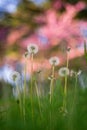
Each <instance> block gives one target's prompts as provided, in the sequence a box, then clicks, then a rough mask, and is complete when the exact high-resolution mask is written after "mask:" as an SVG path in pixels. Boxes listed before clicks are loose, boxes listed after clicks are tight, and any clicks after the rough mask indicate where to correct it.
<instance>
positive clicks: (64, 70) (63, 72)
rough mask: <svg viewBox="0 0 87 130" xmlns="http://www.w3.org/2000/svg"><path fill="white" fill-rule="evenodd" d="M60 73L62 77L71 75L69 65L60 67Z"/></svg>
mask: <svg viewBox="0 0 87 130" xmlns="http://www.w3.org/2000/svg"><path fill="white" fill-rule="evenodd" d="M58 73H59V75H60V76H61V77H65V76H67V75H69V69H68V68H67V67H62V68H60V69H59V71H58Z"/></svg>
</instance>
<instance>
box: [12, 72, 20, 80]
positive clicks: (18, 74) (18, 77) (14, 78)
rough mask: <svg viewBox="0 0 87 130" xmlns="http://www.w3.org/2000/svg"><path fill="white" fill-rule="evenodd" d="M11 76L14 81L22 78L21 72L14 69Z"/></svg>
mask: <svg viewBox="0 0 87 130" xmlns="http://www.w3.org/2000/svg"><path fill="white" fill-rule="evenodd" d="M10 78H11V80H12V81H13V82H17V81H18V80H19V79H20V73H18V72H17V71H13V72H12V73H11V75H10Z"/></svg>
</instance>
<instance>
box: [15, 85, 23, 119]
mask: <svg viewBox="0 0 87 130" xmlns="http://www.w3.org/2000/svg"><path fill="white" fill-rule="evenodd" d="M16 88H17V93H18V97H19V109H20V116H21V117H22V101H21V95H20V90H19V87H18V85H16Z"/></svg>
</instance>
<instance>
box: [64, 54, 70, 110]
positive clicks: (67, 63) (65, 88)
mask: <svg viewBox="0 0 87 130" xmlns="http://www.w3.org/2000/svg"><path fill="white" fill-rule="evenodd" d="M68 53H69V52H67V61H66V67H67V68H68V66H69V54H68ZM66 98H67V75H66V76H65V85H64V97H63V109H65V110H66Z"/></svg>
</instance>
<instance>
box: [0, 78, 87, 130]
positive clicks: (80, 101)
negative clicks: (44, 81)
mask: <svg viewBox="0 0 87 130" xmlns="http://www.w3.org/2000/svg"><path fill="white" fill-rule="evenodd" d="M74 84H75V82H74V80H73V87H70V86H69V85H70V84H69V83H68V88H67V89H68V91H67V99H66V107H67V110H68V112H67V114H64V113H63V112H62V111H60V108H61V106H62V102H63V89H64V88H63V86H62V83H61V80H57V81H56V83H55V86H54V87H55V88H54V93H53V96H52V102H51V104H50V101H49V98H50V95H49V94H46V95H44V96H42V97H39V100H40V109H41V114H42V116H41V115H40V110H39V104H38V97H37V95H34V96H32V101H33V114H34V115H33V120H32V111H31V99H30V97H29V96H26V98H25V102H26V104H25V122H24V119H23V115H22V116H20V111H19V109H20V108H19V104H20V102H19V101H17V100H15V99H14V98H13V97H11V98H10V99H7V100H4V101H3V100H2V101H0V129H1V130H9V129H11V130H28V129H31V130H41V129H44V130H83V129H84V130H86V129H87V123H86V121H87V89H85V90H82V89H81V88H80V87H79V86H78V84H77V89H76V91H75V85H74ZM47 87H48V86H47ZM50 110H51V120H50Z"/></svg>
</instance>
